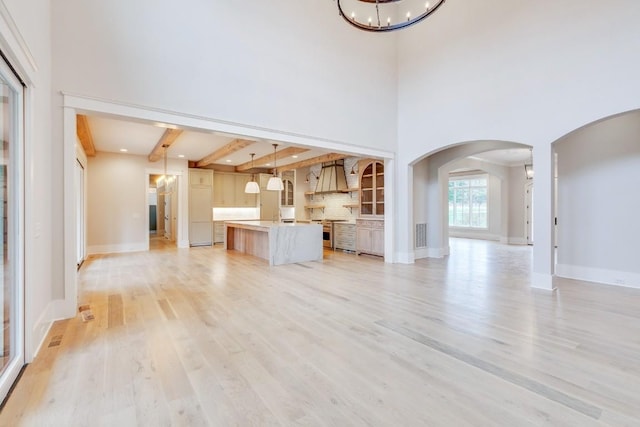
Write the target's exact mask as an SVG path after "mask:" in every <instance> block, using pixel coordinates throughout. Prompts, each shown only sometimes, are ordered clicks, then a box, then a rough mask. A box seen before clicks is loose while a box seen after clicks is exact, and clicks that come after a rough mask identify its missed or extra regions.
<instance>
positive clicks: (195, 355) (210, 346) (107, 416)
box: [0, 239, 640, 427]
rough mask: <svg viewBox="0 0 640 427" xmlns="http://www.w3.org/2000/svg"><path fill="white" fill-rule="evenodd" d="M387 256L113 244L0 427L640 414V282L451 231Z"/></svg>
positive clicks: (581, 422)
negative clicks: (271, 260)
mask: <svg viewBox="0 0 640 427" xmlns="http://www.w3.org/2000/svg"><path fill="white" fill-rule="evenodd" d="M451 243H452V255H451V256H450V257H448V258H445V259H429V260H420V261H418V262H417V263H416V264H414V265H391V264H385V263H383V262H381V260H380V259H377V258H374V257H367V256H355V255H351V254H344V253H339V252H335V253H334V252H331V251H326V252H325V259H324V261H323V262H310V263H304V264H294V265H288V266H278V267H269V266H268V264H267V262H266V261H264V260H261V259H259V258H255V257H251V256H247V255H243V254H240V253H236V252H233V251H231V252H226V251H224V249H222V248H221V247H219V246H217V247H214V248H191V249H176V248H175V247H164V248H163V247H162V245H154V249H153V250H151V251H149V252H140V253H134V254H122V255H109V256H100V257H95V258H92V259H89V260H88V261H87V262H85V264H84V265H83V267H82V268H81V269H80V271H79V279H80V289H81V295H80V301H79V302H80V303H81V304H88V305H90V308H91V310H92V313H93V314H94V315H95V319H94V320H89V321H86V322H83V320H82V317H81V316H80V315H78V316H76V318H74V319H69V320H64V321H59V322H56V323H55V324H54V326H53V328H52V330H51V331H50V333H49V336H48V338H47V341H46V342H45V345H43V348H42V350H41V351H40V354H39V355H38V357H37V358H36V360H35V361H34V362H33V363H32V364H30V365H29V366H28V367H27V369H26V371H25V373H24V375H23V376H22V379H21V380H20V382H19V383H18V385H17V387H16V388H15V390H14V392H13V394H12V395H11V397H10V398H9V400H8V401H7V403H6V406H5V407H4V409H3V410H2V412H1V413H0V426H100V425H104V426H119V427H122V426H200V425H202V426H207V425H208V426H270V425H276V426H289V425H310V426H539V425H551V426H601V425H609V426H639V425H640V291H639V290H634V289H627V288H619V287H612V286H603V285H597V284H591V283H585V282H578V281H570V280H557V285H558V290H557V291H556V292H555V293H548V292H544V291H536V290H532V289H531V288H530V287H529V286H530V262H531V249H530V248H529V247H519V246H505V245H500V244H497V243H493V242H485V241H474V240H462V239H452V241H451Z"/></svg>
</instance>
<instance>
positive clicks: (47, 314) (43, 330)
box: [25, 299, 76, 362]
mask: <svg viewBox="0 0 640 427" xmlns="http://www.w3.org/2000/svg"><path fill="white" fill-rule="evenodd" d="M75 315H76V304H75V303H74V301H67V300H61V299H58V300H53V301H51V302H49V304H47V307H46V308H45V309H44V311H43V312H42V313H41V314H40V317H39V318H38V320H37V321H36V323H35V325H34V326H33V329H32V332H31V347H30V348H31V349H32V351H30V353H31V354H25V358H26V359H27V362H31V361H32V360H33V358H34V357H36V356H37V355H38V352H39V351H40V349H41V348H42V345H43V344H44V340H45V338H46V337H47V334H48V333H49V330H50V329H51V326H52V325H53V322H55V321H56V320H62V319H70V318H72V317H74V316H75ZM28 353H29V352H28Z"/></svg>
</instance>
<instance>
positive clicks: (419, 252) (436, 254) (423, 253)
mask: <svg viewBox="0 0 640 427" xmlns="http://www.w3.org/2000/svg"><path fill="white" fill-rule="evenodd" d="M447 255H449V246H447V247H446V248H420V249H416V252H415V259H421V258H444V257H445V256H447Z"/></svg>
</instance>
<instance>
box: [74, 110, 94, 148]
mask: <svg viewBox="0 0 640 427" xmlns="http://www.w3.org/2000/svg"><path fill="white" fill-rule="evenodd" d="M76 134H77V135H78V139H79V140H80V144H82V148H84V153H85V154H86V155H87V157H94V156H95V155H96V146H95V145H94V144H93V135H91V129H90V128H89V120H88V119H87V116H85V115H82V114H77V115H76Z"/></svg>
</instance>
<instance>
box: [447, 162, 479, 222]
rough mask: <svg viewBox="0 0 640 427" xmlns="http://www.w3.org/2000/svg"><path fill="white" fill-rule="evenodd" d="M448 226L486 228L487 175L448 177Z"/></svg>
mask: <svg viewBox="0 0 640 427" xmlns="http://www.w3.org/2000/svg"><path fill="white" fill-rule="evenodd" d="M449 227H469V228H487V175H474V176H466V177H456V178H449Z"/></svg>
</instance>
